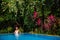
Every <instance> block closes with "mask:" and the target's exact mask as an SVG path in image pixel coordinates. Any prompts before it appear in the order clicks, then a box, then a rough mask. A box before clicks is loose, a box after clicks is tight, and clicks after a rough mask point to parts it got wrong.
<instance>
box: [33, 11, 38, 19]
mask: <svg viewBox="0 0 60 40" xmlns="http://www.w3.org/2000/svg"><path fill="white" fill-rule="evenodd" d="M37 15H38V14H37V12H36V11H34V14H33V18H34V19H36V17H37Z"/></svg>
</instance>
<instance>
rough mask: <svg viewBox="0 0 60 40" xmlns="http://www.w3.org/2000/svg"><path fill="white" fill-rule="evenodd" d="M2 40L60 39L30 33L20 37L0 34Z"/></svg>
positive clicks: (58, 38) (59, 38) (59, 39)
mask: <svg viewBox="0 0 60 40" xmlns="http://www.w3.org/2000/svg"><path fill="white" fill-rule="evenodd" d="M0 40H60V37H59V36H47V35H36V34H28V33H25V34H19V36H18V37H16V36H15V35H14V34H0Z"/></svg>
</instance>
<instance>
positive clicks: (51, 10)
mask: <svg viewBox="0 0 60 40" xmlns="http://www.w3.org/2000/svg"><path fill="white" fill-rule="evenodd" d="M59 1H60V0H0V33H12V32H13V31H14V30H13V29H14V27H15V25H18V27H19V29H20V31H23V32H29V33H30V32H34V33H46V34H54V35H60V2H59Z"/></svg>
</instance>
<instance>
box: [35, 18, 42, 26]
mask: <svg viewBox="0 0 60 40" xmlns="http://www.w3.org/2000/svg"><path fill="white" fill-rule="evenodd" d="M36 24H37V25H38V26H40V24H41V19H40V18H38V19H37V21H36Z"/></svg>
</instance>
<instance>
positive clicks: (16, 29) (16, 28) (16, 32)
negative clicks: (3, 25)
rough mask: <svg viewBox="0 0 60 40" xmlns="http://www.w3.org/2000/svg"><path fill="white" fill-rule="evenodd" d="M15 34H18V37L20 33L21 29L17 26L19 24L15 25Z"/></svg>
mask: <svg viewBox="0 0 60 40" xmlns="http://www.w3.org/2000/svg"><path fill="white" fill-rule="evenodd" d="M14 34H15V36H17V37H18V35H19V29H18V27H17V26H16V27H15V31H14Z"/></svg>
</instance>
